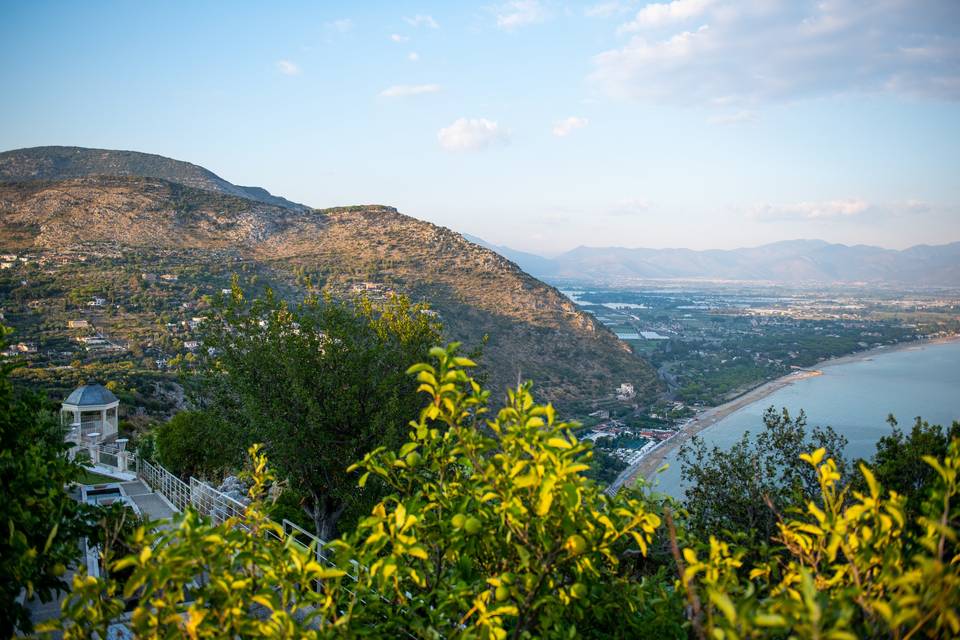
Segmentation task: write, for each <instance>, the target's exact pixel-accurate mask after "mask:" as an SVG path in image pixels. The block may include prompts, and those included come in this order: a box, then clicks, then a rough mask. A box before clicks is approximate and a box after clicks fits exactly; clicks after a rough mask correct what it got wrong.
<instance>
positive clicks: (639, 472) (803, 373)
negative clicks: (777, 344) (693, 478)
mask: <svg viewBox="0 0 960 640" xmlns="http://www.w3.org/2000/svg"><path fill="white" fill-rule="evenodd" d="M956 340H960V336H950V337H946V338H934V339H931V340H915V341H912V342H903V343H900V344H896V345H890V346H884V347H877V348H874V349H868V350H866V351H858V352H857V353H851V354H850V355H847V356H841V357H839V358H829V359H827V360H821V361H820V362H818V363H817V364H816V365H814V367H811V368H809V369H800V370H797V371H794V372H792V373H788V374H787V375H785V376H782V377H780V378H777V379H775V380H771V381H770V382H766V383H764V384H762V385H760V386H759V387H755V388H753V389H751V390H750V391H747V392H746V393H744V394H743V395H740V396H738V397H736V398H734V399H733V400H731V401H730V402H726V403H724V404H721V405H719V406H716V407H711V408H710V409H707V410H706V411H704V412H703V413H701V414H699V415H697V416H696V417H694V418H693V419H692V420H691V421H690V422H688V423H687V424H686V425H684V426H683V428H682V429H680V430H679V431H678V432H677V435H675V436H673V437H672V438H670V439H669V440H664V441H663V442H662V443H661V444H660V445H659V446H658V447H656V448H655V449H653V450H651V451H650V453H649V454H647V455H646V456H644V457H643V459H642V460H640V461H639V462H637V463H636V464H635V465H634V466H633V467H632V469H631V473H630V475H629V476H628V479H627V481H626V483H625V484H632V483H633V482H635V481H636V479H637V478H638V477H644V478H649V477H650V476H651V475H653V473H654V472H655V471H656V470H657V469H658V468H659V467H660V466H661V465H662V464H663V461H664V460H666V458H667V456H669V455H670V453H671V452H673V451H674V450H676V449H677V448H678V447H679V446H680V445H682V444H683V443H685V442H687V441H688V440H690V438H692V437H693V436H695V435H697V434H698V433H700V432H701V431H703V430H704V429H706V428H708V427H710V426H713V425H714V424H716V423H717V422H719V421H720V420H723V419H724V418H726V417H727V416H729V415H730V414H731V413H733V412H734V411H737V410H738V409H742V408H743V407H745V406H747V405H749V404H753V403H754V402H757V401H759V400H763V399H764V398H765V397H767V396H769V395H770V394H772V393H773V392H775V391H778V390H779V389H782V388H783V387H785V386H787V385H789V384H793V383H794V382H797V381H799V380H805V379H807V378H811V377H814V376H819V375H822V373H823V371H822V370H823V369H825V368H827V367H832V366H835V365H839V364H848V363H851V362H859V361H863V360H869V359H870V358H872V357H874V356H877V355H881V354H884V353H892V352H894V351H904V350H909V349H920V348H923V347H924V346H925V345H928V344H941V343H945V342H953V341H956Z"/></svg>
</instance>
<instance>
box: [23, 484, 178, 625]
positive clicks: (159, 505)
mask: <svg viewBox="0 0 960 640" xmlns="http://www.w3.org/2000/svg"><path fill="white" fill-rule="evenodd" d="M119 484H120V486H121V487H123V492H124V493H125V494H126V495H127V496H128V497H129V498H130V499H131V500H133V502H134V503H135V504H136V505H137V507H138V508H139V509H140V513H141V514H143V516H144V517H145V518H148V519H150V520H162V521H166V522H165V523H164V524H161V525H160V527H167V526H170V525H169V524H168V523H169V522H170V521H171V520H172V519H173V516H174V515H176V511H174V510H173V509H171V508H170V504H169V503H168V502H167V501H166V500H164V499H163V498H161V497H160V496H159V495H158V494H156V493H154V492H153V491H152V490H151V489H150V487H148V486H147V485H145V484H144V483H143V482H141V481H140V480H133V481H131V482H121V483H119ZM75 497H76V498H77V499H78V500H79V498H80V495H79V491H78V492H77V495H76V496H75ZM74 573H75V572H74V568H73V567H71V568H70V569H68V570H67V573H66V575H64V578H65V579H66V581H67V584H68V585H69V584H70V582H71V580H73V574H74ZM66 597H67V594H66V593H60V594H58V595H57V596H56V597H54V598H53V600H51V601H50V602H40V600H39V599H37V598H34V599H32V600H28V601H27V603H26V604H27V607H29V609H30V616H31V618H32V619H33V623H34V624H39V623H40V622H43V621H44V620H52V619H53V618H57V617H59V616H60V605H61V603H62V602H63V601H64V599H65V598H66ZM53 637H54V638H59V637H61V636H60V634H55V635H54V636H53Z"/></svg>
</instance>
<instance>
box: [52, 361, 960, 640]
mask: <svg viewBox="0 0 960 640" xmlns="http://www.w3.org/2000/svg"><path fill="white" fill-rule="evenodd" d="M431 356H432V358H433V364H421V365H417V366H415V367H413V368H412V369H411V372H412V373H415V374H416V376H417V380H418V381H419V383H420V386H419V390H420V391H421V392H423V393H424V394H426V396H427V398H428V402H427V404H426V406H425V407H424V408H423V409H422V410H421V411H420V413H419V418H418V419H417V420H415V421H413V422H411V423H410V429H409V432H408V437H407V441H406V443H405V444H403V445H402V446H399V447H378V448H376V449H374V450H373V451H371V452H370V453H368V454H367V455H365V456H364V457H363V458H362V459H361V460H360V461H359V462H358V463H357V464H356V465H354V467H355V469H356V470H357V471H358V472H362V475H360V480H359V483H360V484H365V483H369V482H373V481H375V480H378V481H380V482H381V483H383V484H384V486H385V487H386V488H387V493H386V495H385V496H384V497H383V498H382V499H381V500H379V501H378V502H377V504H376V505H374V507H373V508H372V509H371V511H370V512H369V515H368V516H367V517H365V518H364V519H362V520H361V521H360V523H359V525H358V526H357V528H356V529H355V530H354V531H352V532H349V533H347V534H346V535H344V536H343V537H341V538H339V539H337V540H335V541H333V542H331V543H330V544H328V545H327V546H326V547H325V548H324V549H320V550H317V549H313V548H305V547H303V546H302V545H300V544H299V543H298V542H297V541H296V540H294V539H292V538H291V539H284V537H283V534H282V531H281V530H279V529H278V528H277V527H276V526H275V525H274V524H272V522H271V521H270V520H268V519H267V518H266V517H265V513H266V509H267V508H268V505H267V504H266V503H265V502H264V500H265V496H266V495H267V489H268V487H269V486H270V485H271V483H272V482H273V479H272V477H271V475H270V474H269V472H268V471H267V469H266V459H265V457H264V455H263V452H262V451H261V450H260V449H259V447H256V446H255V447H254V448H253V449H252V450H251V452H252V460H253V472H252V487H251V491H250V495H251V498H252V502H251V504H250V506H249V508H248V509H247V511H246V513H245V514H243V516H242V517H238V518H234V519H231V520H229V521H227V522H226V523H224V524H222V525H220V526H212V525H210V524H208V523H205V522H202V521H201V520H200V519H199V518H198V517H197V516H196V514H194V513H192V512H188V513H187V514H185V516H184V517H183V518H182V519H181V520H180V521H179V522H178V523H177V524H176V526H174V527H172V528H169V529H162V530H158V531H154V532H148V531H146V530H145V529H142V528H141V529H138V531H137V532H136V533H135V534H134V536H133V539H132V546H133V549H132V553H130V554H129V555H127V556H125V557H122V558H118V559H115V560H112V562H111V563H110V569H111V570H112V571H113V576H114V577H111V578H107V579H94V578H90V577H84V576H82V575H78V576H77V577H76V578H75V580H74V585H73V586H74V590H73V593H72V595H71V597H70V598H69V600H68V601H67V603H66V605H65V608H64V616H63V618H62V619H61V620H60V621H59V622H58V623H56V624H54V625H51V627H60V628H61V629H62V630H63V631H64V632H65V637H67V638H86V637H90V635H91V634H93V633H98V634H100V635H101V637H103V636H104V635H105V634H106V631H107V627H108V625H109V623H110V621H111V620H113V619H114V618H115V617H116V616H118V615H119V614H120V613H121V611H122V610H123V609H124V607H125V606H131V607H132V615H131V618H130V626H131V628H132V629H133V631H134V633H135V634H136V635H137V637H142V638H175V637H192V638H214V637H224V636H231V637H249V638H257V637H262V638H288V637H305V638H320V637H398V636H399V637H403V636H408V637H418V638H439V637H459V638H497V639H499V638H507V637H517V638H521V637H522V638H531V637H567V638H571V637H626V638H642V637H651V638H670V637H673V638H685V637H689V636H691V635H692V636H694V637H697V638H719V639H724V638H760V637H783V638H787V637H796V638H808V637H811V638H836V639H852V638H871V637H872V638H911V637H949V636H956V635H957V634H958V633H960V619H958V616H957V613H956V612H957V610H958V609H960V572H958V568H957V567H958V565H960V547H958V544H957V529H958V518H960V506H958V503H957V493H958V490H960V487H958V481H960V440H958V439H954V440H953V441H952V443H951V444H950V445H949V447H948V450H947V451H946V452H945V455H944V456H943V457H942V458H940V459H937V458H934V457H925V458H924V464H926V465H927V466H929V467H930V468H931V469H932V470H933V472H934V476H933V479H932V481H931V483H930V485H929V486H928V487H927V500H926V501H925V502H924V505H923V509H922V511H923V513H922V515H918V516H917V517H916V518H913V519H911V518H910V516H909V514H908V513H907V512H905V510H904V504H905V499H904V497H903V496H902V495H900V494H898V493H897V492H895V491H887V490H884V488H883V487H882V486H881V485H880V484H879V483H878V482H877V480H876V478H875V475H874V474H873V472H872V471H871V470H870V469H869V467H868V466H867V465H865V464H861V465H860V469H859V475H860V476H861V477H862V478H863V483H864V486H865V487H866V489H865V490H864V491H857V490H854V489H852V486H851V484H849V483H848V482H846V481H845V480H844V478H843V476H842V474H841V473H840V470H839V467H838V465H837V463H836V462H835V460H833V459H832V458H829V457H828V456H827V453H826V450H825V449H824V448H818V449H817V450H815V451H813V452H812V453H800V454H799V455H798V456H797V460H798V462H799V465H798V466H797V467H796V468H793V467H791V469H790V470H789V471H787V472H786V474H787V475H785V476H784V479H785V480H786V481H787V482H788V484H789V485H790V486H791V490H792V491H795V492H796V493H797V494H798V498H797V501H796V505H799V506H794V507H790V508H789V512H788V513H782V514H776V513H775V515H774V517H775V520H776V522H775V526H774V532H773V534H772V536H771V537H770V538H768V539H765V540H762V541H760V542H755V541H754V540H753V538H752V537H751V536H736V535H735V532H732V533H731V534H729V535H728V534H726V533H724V532H722V531H719V530H717V531H714V532H712V533H711V534H710V535H704V536H699V535H696V534H695V533H694V531H693V530H692V529H691V528H690V527H689V526H688V525H689V524H690V523H688V520H687V517H686V516H685V514H684V512H683V510H682V509H679V507H678V506H677V505H675V504H671V503H670V501H663V500H662V499H657V498H655V497H653V496H650V495H649V494H645V493H637V492H635V491H627V492H621V493H620V494H619V495H618V496H617V497H615V498H608V497H607V496H605V495H604V494H603V493H601V492H600V491H599V489H598V487H597V486H596V485H595V484H593V483H592V482H591V481H589V480H586V479H585V478H584V477H583V475H582V474H583V472H584V471H585V469H586V465H585V461H586V460H588V459H589V457H590V455H591V453H592V452H591V450H590V449H589V447H586V446H584V445H583V444H582V443H579V442H577V441H576V439H575V438H574V437H573V435H572V434H571V432H570V430H569V427H570V425H568V424H565V423H562V422H559V421H557V420H556V419H555V416H554V412H553V409H552V408H551V407H550V406H549V405H538V404H536V403H535V402H534V400H533V397H532V396H531V393H530V387H529V385H521V386H519V387H518V388H516V389H515V390H513V391H512V392H511V393H510V394H509V397H508V399H507V402H506V404H505V406H503V407H502V408H501V409H499V410H498V411H496V412H495V413H494V412H491V411H489V410H488V408H487V406H488V393H487V392H486V391H484V390H482V389H481V387H480V385H479V384H477V383H476V382H475V381H474V380H473V379H471V378H470V377H469V375H468V374H467V371H468V370H469V367H470V366H471V365H472V363H471V362H470V361H468V360H466V359H464V358H461V357H459V356H458V355H457V354H456V349H455V347H451V348H449V349H447V350H443V349H434V350H432V351H431ZM774 417H776V416H775V415H774V416H771V419H772V418H774ZM775 426H776V428H771V429H770V433H769V434H768V437H770V438H779V439H781V440H780V444H781V445H782V448H783V449H784V450H786V449H787V448H789V447H790V446H794V445H795V444H796V443H797V442H802V439H800V440H798V438H797V429H796V421H793V420H790V419H789V417H788V416H781V417H776V425H775ZM800 431H802V429H801V430H800ZM690 522H691V523H692V522H693V520H691V521H690ZM733 538H736V539H733ZM758 546H759V547H763V551H762V552H758V549H757V547H758ZM665 549H666V550H667V551H666V553H664V551H665ZM124 570H128V571H130V572H131V573H130V577H129V578H123V579H117V578H116V576H117V575H118V573H122V571H124Z"/></svg>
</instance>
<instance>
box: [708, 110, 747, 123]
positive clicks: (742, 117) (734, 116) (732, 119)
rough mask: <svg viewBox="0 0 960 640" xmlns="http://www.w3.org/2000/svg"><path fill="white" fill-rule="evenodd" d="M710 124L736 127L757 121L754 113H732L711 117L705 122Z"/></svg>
mask: <svg viewBox="0 0 960 640" xmlns="http://www.w3.org/2000/svg"><path fill="white" fill-rule="evenodd" d="M707 121H708V122H709V123H710V124H719V125H728V126H729V125H737V124H747V123H749V122H756V121H757V114H756V112H754V111H735V112H733V113H725V114H723V115H719V116H713V117H711V118H709V119H708V120H707Z"/></svg>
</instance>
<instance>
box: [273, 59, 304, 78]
mask: <svg viewBox="0 0 960 640" xmlns="http://www.w3.org/2000/svg"><path fill="white" fill-rule="evenodd" d="M277 71H279V72H280V73H282V74H283V75H285V76H298V75H300V67H299V66H297V64H296V63H294V62H291V61H290V60H278V61H277Z"/></svg>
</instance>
